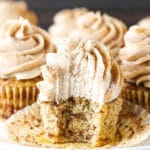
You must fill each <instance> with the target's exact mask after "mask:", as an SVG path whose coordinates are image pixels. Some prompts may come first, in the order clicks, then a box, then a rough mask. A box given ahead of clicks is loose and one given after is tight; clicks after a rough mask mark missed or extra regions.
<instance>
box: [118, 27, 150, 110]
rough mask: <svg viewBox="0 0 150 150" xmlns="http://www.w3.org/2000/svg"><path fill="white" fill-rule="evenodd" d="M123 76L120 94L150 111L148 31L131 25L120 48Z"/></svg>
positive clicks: (149, 49) (149, 47) (149, 34)
mask: <svg viewBox="0 0 150 150" xmlns="http://www.w3.org/2000/svg"><path fill="white" fill-rule="evenodd" d="M120 60H121V63H122V64H121V67H122V70H123V75H124V78H125V85H124V88H123V91H122V96H123V97H124V98H126V99H127V100H130V101H133V102H134V103H136V104H139V105H141V106H143V107H144V108H146V109H147V110H148V111H150V31H149V30H148V29H146V28H144V27H141V26H133V27H131V28H130V29H129V31H128V32H127V34H126V35H125V47H124V48H122V49H121V50H120Z"/></svg>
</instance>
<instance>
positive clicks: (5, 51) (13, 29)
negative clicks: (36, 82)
mask: <svg viewBox="0 0 150 150" xmlns="http://www.w3.org/2000/svg"><path fill="white" fill-rule="evenodd" d="M52 51H53V46H52V44H51V41H50V37H49V34H48V33H47V32H46V31H44V30H43V29H41V28H39V27H37V26H34V25H32V24H31V23H29V21H28V20H25V19H23V18H19V19H16V20H8V21H6V22H5V23H3V24H2V25H1V26H0V62H1V63H0V78H6V79H7V78H13V77H16V78H17V79H32V78H35V77H37V76H39V75H40V74H41V70H40V66H41V65H43V64H45V62H46V60H45V55H46V53H47V52H52Z"/></svg>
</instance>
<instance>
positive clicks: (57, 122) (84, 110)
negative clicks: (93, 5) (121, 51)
mask: <svg viewBox="0 0 150 150" xmlns="http://www.w3.org/2000/svg"><path fill="white" fill-rule="evenodd" d="M42 75H43V78H44V80H43V81H41V82H39V83H38V84H37V86H38V88H39V90H40V94H39V98H38V99H39V104H40V107H41V115H42V119H43V124H44V127H45V131H46V132H47V136H48V137H49V141H50V142H51V143H68V142H79V143H80V142H81V143H82V142H85V143H89V144H92V145H93V146H101V145H104V144H106V143H108V142H110V141H113V140H114V139H115V133H116V123H117V121H118V114H119V112H120V110H121V108H122V99H117V97H118V95H119V93H120V91H121V86H122V76H121V73H120V70H119V68H118V66H117V64H116V63H115V62H113V61H112V60H111V57H110V55H109V53H108V50H107V49H106V47H105V46H104V45H103V44H101V43H98V42H92V41H79V40H72V39H70V40H67V41H64V42H62V44H61V45H59V48H58V51H57V54H55V53H49V54H47V64H46V65H44V66H42Z"/></svg>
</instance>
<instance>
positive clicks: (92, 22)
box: [71, 12, 127, 58]
mask: <svg viewBox="0 0 150 150" xmlns="http://www.w3.org/2000/svg"><path fill="white" fill-rule="evenodd" d="M126 30H127V29H126V25H125V24H124V23H123V22H122V21H120V20H119V19H117V18H114V17H112V16H109V15H107V14H103V15H102V14H101V13H100V12H96V13H95V12H88V13H86V14H84V15H82V16H80V17H78V19H77V28H76V29H75V30H73V32H72V33H71V36H72V37H78V38H82V39H86V40H88V39H90V40H96V41H101V42H102V43H104V44H105V45H106V46H107V47H108V48H109V49H110V53H111V55H112V56H113V57H114V58H116V57H117V56H118V51H119V49H120V48H121V47H122V46H123V45H124V41H123V37H124V34H125V32H126Z"/></svg>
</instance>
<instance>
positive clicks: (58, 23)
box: [49, 8, 88, 45]
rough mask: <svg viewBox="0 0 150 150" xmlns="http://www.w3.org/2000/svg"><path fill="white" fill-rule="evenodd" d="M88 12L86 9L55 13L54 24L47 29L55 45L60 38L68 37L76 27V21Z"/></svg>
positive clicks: (65, 10)
mask: <svg viewBox="0 0 150 150" xmlns="http://www.w3.org/2000/svg"><path fill="white" fill-rule="evenodd" d="M86 12H88V10H87V9H86V8H74V9H64V10H61V11H59V12H58V13H56V15H55V16H54V18H53V22H54V24H53V25H52V26H50V27H49V33H50V35H51V37H52V40H53V42H54V43H55V45H57V44H58V43H59V41H60V40H61V39H62V38H67V37H69V33H70V32H71V31H72V30H73V29H74V28H75V27H76V19H77V18H78V17H79V16H81V15H83V14H85V13H86Z"/></svg>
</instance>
